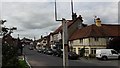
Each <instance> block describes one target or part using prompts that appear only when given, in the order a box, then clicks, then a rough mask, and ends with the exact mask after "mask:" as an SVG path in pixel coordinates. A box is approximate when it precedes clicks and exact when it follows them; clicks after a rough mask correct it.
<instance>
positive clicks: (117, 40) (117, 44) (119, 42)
mask: <svg viewBox="0 0 120 68" xmlns="http://www.w3.org/2000/svg"><path fill="white" fill-rule="evenodd" d="M107 48H109V49H115V50H116V51H118V52H120V37H114V38H113V39H112V40H110V41H109V44H108V45H107Z"/></svg>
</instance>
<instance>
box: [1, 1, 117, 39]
mask: <svg viewBox="0 0 120 68" xmlns="http://www.w3.org/2000/svg"><path fill="white" fill-rule="evenodd" d="M117 11H118V7H117V2H75V3H74V12H76V13H77V14H78V15H82V17H83V19H84V23H86V24H93V23H94V22H93V19H94V17H93V16H94V15H97V16H98V17H100V18H101V20H102V23H107V24H108V23H112V24H113V23H117V21H118V12H117ZM57 12H58V19H61V18H67V19H70V18H71V8H70V3H69V2H67V3H66V2H65V3H64V2H60V3H57ZM2 18H4V19H6V20H7V23H5V26H7V27H12V26H16V27H17V28H18V30H17V31H15V32H14V34H13V36H14V37H17V34H20V36H21V37H24V36H25V37H29V38H33V37H34V36H35V37H37V38H39V37H40V35H46V32H47V33H49V32H51V31H54V30H55V29H56V28H57V27H58V26H59V25H60V24H61V22H56V21H55V18H54V2H3V3H2Z"/></svg>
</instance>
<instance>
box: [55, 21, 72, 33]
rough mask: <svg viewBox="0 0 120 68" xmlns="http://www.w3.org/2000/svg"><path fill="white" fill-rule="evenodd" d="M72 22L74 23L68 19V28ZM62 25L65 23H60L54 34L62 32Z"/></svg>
mask: <svg viewBox="0 0 120 68" xmlns="http://www.w3.org/2000/svg"><path fill="white" fill-rule="evenodd" d="M72 23H73V21H72V20H69V21H68V23H67V26H68V28H69V26H71V24H72ZM62 26H63V25H60V26H59V27H58V28H57V29H56V30H55V31H54V32H53V34H57V33H59V32H62Z"/></svg>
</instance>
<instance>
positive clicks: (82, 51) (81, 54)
mask: <svg viewBox="0 0 120 68" xmlns="http://www.w3.org/2000/svg"><path fill="white" fill-rule="evenodd" d="M84 54H85V48H82V49H81V50H80V57H83V56H84Z"/></svg>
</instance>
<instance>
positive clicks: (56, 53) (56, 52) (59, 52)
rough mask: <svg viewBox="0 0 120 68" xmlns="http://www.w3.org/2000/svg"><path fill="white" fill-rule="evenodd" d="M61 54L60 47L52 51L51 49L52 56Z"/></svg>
mask: <svg viewBox="0 0 120 68" xmlns="http://www.w3.org/2000/svg"><path fill="white" fill-rule="evenodd" d="M61 54H62V51H61V50H60V49H57V50H54V51H53V55H54V56H58V57H60V56H61Z"/></svg>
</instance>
